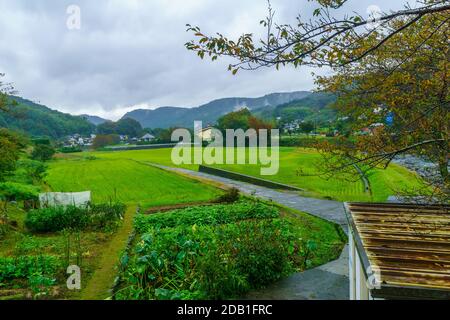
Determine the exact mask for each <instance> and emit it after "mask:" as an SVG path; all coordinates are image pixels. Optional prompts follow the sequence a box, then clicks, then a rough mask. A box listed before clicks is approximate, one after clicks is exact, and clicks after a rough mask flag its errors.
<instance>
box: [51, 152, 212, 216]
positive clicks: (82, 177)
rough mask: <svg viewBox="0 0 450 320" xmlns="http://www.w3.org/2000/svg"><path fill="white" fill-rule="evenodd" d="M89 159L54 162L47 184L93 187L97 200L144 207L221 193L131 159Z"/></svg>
mask: <svg viewBox="0 0 450 320" xmlns="http://www.w3.org/2000/svg"><path fill="white" fill-rule="evenodd" d="M89 159H90V160H89ZM89 159H87V158H75V159H69V160H57V161H54V162H53V163H51V164H50V169H49V174H48V176H47V177H46V182H47V184H48V185H49V186H50V187H51V189H52V190H55V191H59V192H79V191H87V190H90V191H92V196H93V201H94V202H108V201H110V200H117V201H120V202H123V203H126V204H138V203H139V204H140V205H142V206H143V207H151V206H161V205H170V204H178V203H192V202H198V201H208V200H211V199H214V198H215V197H217V196H219V195H220V194H221V192H220V190H218V189H215V188H213V187H210V186H207V185H204V184H201V183H199V182H197V181H194V180H190V179H187V178H184V177H181V176H178V175H175V174H172V173H168V172H165V171H162V170H160V169H157V168H153V167H151V166H147V165H144V164H139V163H137V162H135V161H132V160H127V159H96V158H89Z"/></svg>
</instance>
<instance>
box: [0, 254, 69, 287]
mask: <svg viewBox="0 0 450 320" xmlns="http://www.w3.org/2000/svg"><path fill="white" fill-rule="evenodd" d="M61 267H62V264H61V261H60V260H59V259H58V258H57V257H55V256H50V255H40V256H20V257H16V258H0V283H3V282H5V281H11V280H15V279H29V278H30V277H32V276H36V275H43V276H48V277H56V276H57V274H58V272H59V271H60V270H61Z"/></svg>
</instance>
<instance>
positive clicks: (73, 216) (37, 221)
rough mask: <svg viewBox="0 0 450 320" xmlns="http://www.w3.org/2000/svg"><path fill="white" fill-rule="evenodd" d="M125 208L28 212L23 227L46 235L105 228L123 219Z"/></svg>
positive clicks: (99, 207)
mask: <svg viewBox="0 0 450 320" xmlns="http://www.w3.org/2000/svg"><path fill="white" fill-rule="evenodd" d="M125 209H126V206H125V205H123V204H120V203H116V204H98V205H92V206H91V207H86V208H79V207H76V206H67V207H61V206H60V207H49V208H42V209H36V210H32V211H30V212H28V214H27V216H26V218H25V226H26V227H27V228H28V229H29V230H30V231H32V232H36V233H47V232H57V231H62V230H64V229H74V230H83V229H87V228H89V227H90V228H105V227H107V226H109V225H113V224H114V223H116V222H117V221H118V220H119V219H122V218H123V215H124V213H125Z"/></svg>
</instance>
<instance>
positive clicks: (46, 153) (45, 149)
mask: <svg viewBox="0 0 450 320" xmlns="http://www.w3.org/2000/svg"><path fill="white" fill-rule="evenodd" d="M55 153H56V150H55V148H53V147H52V146H51V145H46V144H37V145H35V146H34V149H33V152H32V153H31V158H32V159H33V160H39V161H48V160H51V159H52V158H53V156H54V155H55Z"/></svg>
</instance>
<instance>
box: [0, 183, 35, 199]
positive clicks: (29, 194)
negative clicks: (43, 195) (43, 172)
mask: <svg viewBox="0 0 450 320" xmlns="http://www.w3.org/2000/svg"><path fill="white" fill-rule="evenodd" d="M39 191H40V190H39V188H38V187H36V186H32V185H27V184H22V183H16V182H4V183H0V198H3V199H5V200H7V201H24V200H36V199H38V196H39Z"/></svg>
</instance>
